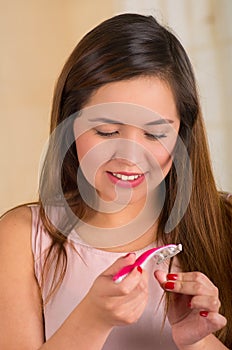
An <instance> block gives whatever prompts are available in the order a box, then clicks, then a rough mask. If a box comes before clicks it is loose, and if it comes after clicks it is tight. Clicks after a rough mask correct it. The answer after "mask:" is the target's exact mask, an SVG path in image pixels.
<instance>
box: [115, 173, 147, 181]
mask: <svg viewBox="0 0 232 350" xmlns="http://www.w3.org/2000/svg"><path fill="white" fill-rule="evenodd" d="M113 175H114V176H115V177H117V178H118V179H120V180H122V181H133V180H136V179H138V178H139V177H140V176H142V175H129V176H127V175H123V174H116V173H113Z"/></svg>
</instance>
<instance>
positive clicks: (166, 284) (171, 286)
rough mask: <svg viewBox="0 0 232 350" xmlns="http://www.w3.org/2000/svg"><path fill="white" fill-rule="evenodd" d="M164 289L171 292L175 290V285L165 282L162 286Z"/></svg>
mask: <svg viewBox="0 0 232 350" xmlns="http://www.w3.org/2000/svg"><path fill="white" fill-rule="evenodd" d="M164 288H165V289H167V290H173V289H174V288H175V283H174V282H166V283H165V285H164Z"/></svg>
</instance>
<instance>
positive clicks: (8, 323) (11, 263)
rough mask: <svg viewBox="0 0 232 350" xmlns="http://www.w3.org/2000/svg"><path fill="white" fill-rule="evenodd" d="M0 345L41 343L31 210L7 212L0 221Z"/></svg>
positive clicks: (29, 346)
mask: <svg viewBox="0 0 232 350" xmlns="http://www.w3.org/2000/svg"><path fill="white" fill-rule="evenodd" d="M0 285H1V288H0V319H1V320H2V323H1V332H0V348H1V349H14V348H15V346H16V343H14V342H15V340H16V339H17V342H19V343H20V344H22V347H18V349H36V348H38V347H39V346H41V344H42V342H43V324H42V308H41V293H40V289H39V286H38V283H37V280H36V278H35V274H34V258H33V254H32V249H31V210H30V208H29V207H27V206H22V207H18V208H15V209H13V210H11V211H9V212H7V213H6V214H5V215H3V217H2V218H1V220H0Z"/></svg>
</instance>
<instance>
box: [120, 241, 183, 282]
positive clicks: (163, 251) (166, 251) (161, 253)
mask: <svg viewBox="0 0 232 350" xmlns="http://www.w3.org/2000/svg"><path fill="white" fill-rule="evenodd" d="M181 251H182V245H181V244H178V245H175V244H168V245H165V246H162V247H158V248H152V249H149V250H147V251H146V252H144V253H143V254H141V255H140V256H139V257H138V258H137V259H136V260H135V262H134V264H132V265H127V266H125V267H123V268H122V269H121V270H120V271H119V272H118V273H116V275H114V276H113V281H115V282H116V283H119V282H121V281H122V280H123V279H124V278H125V277H126V276H127V275H128V274H129V273H130V272H131V271H132V270H133V269H134V268H135V267H136V266H141V267H142V268H144V267H145V265H146V263H147V262H148V261H149V260H150V259H151V258H153V257H154V256H157V257H158V260H157V264H161V263H162V262H163V261H164V260H166V259H170V258H172V257H173V256H175V255H176V254H178V253H180V252H181Z"/></svg>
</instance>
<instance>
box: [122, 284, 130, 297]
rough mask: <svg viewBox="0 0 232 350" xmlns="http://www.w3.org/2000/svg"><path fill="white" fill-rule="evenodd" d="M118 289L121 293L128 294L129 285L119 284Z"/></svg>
mask: <svg viewBox="0 0 232 350" xmlns="http://www.w3.org/2000/svg"><path fill="white" fill-rule="evenodd" d="M120 291H121V293H122V295H128V294H130V288H129V286H128V285H127V284H122V285H121V286H120Z"/></svg>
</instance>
